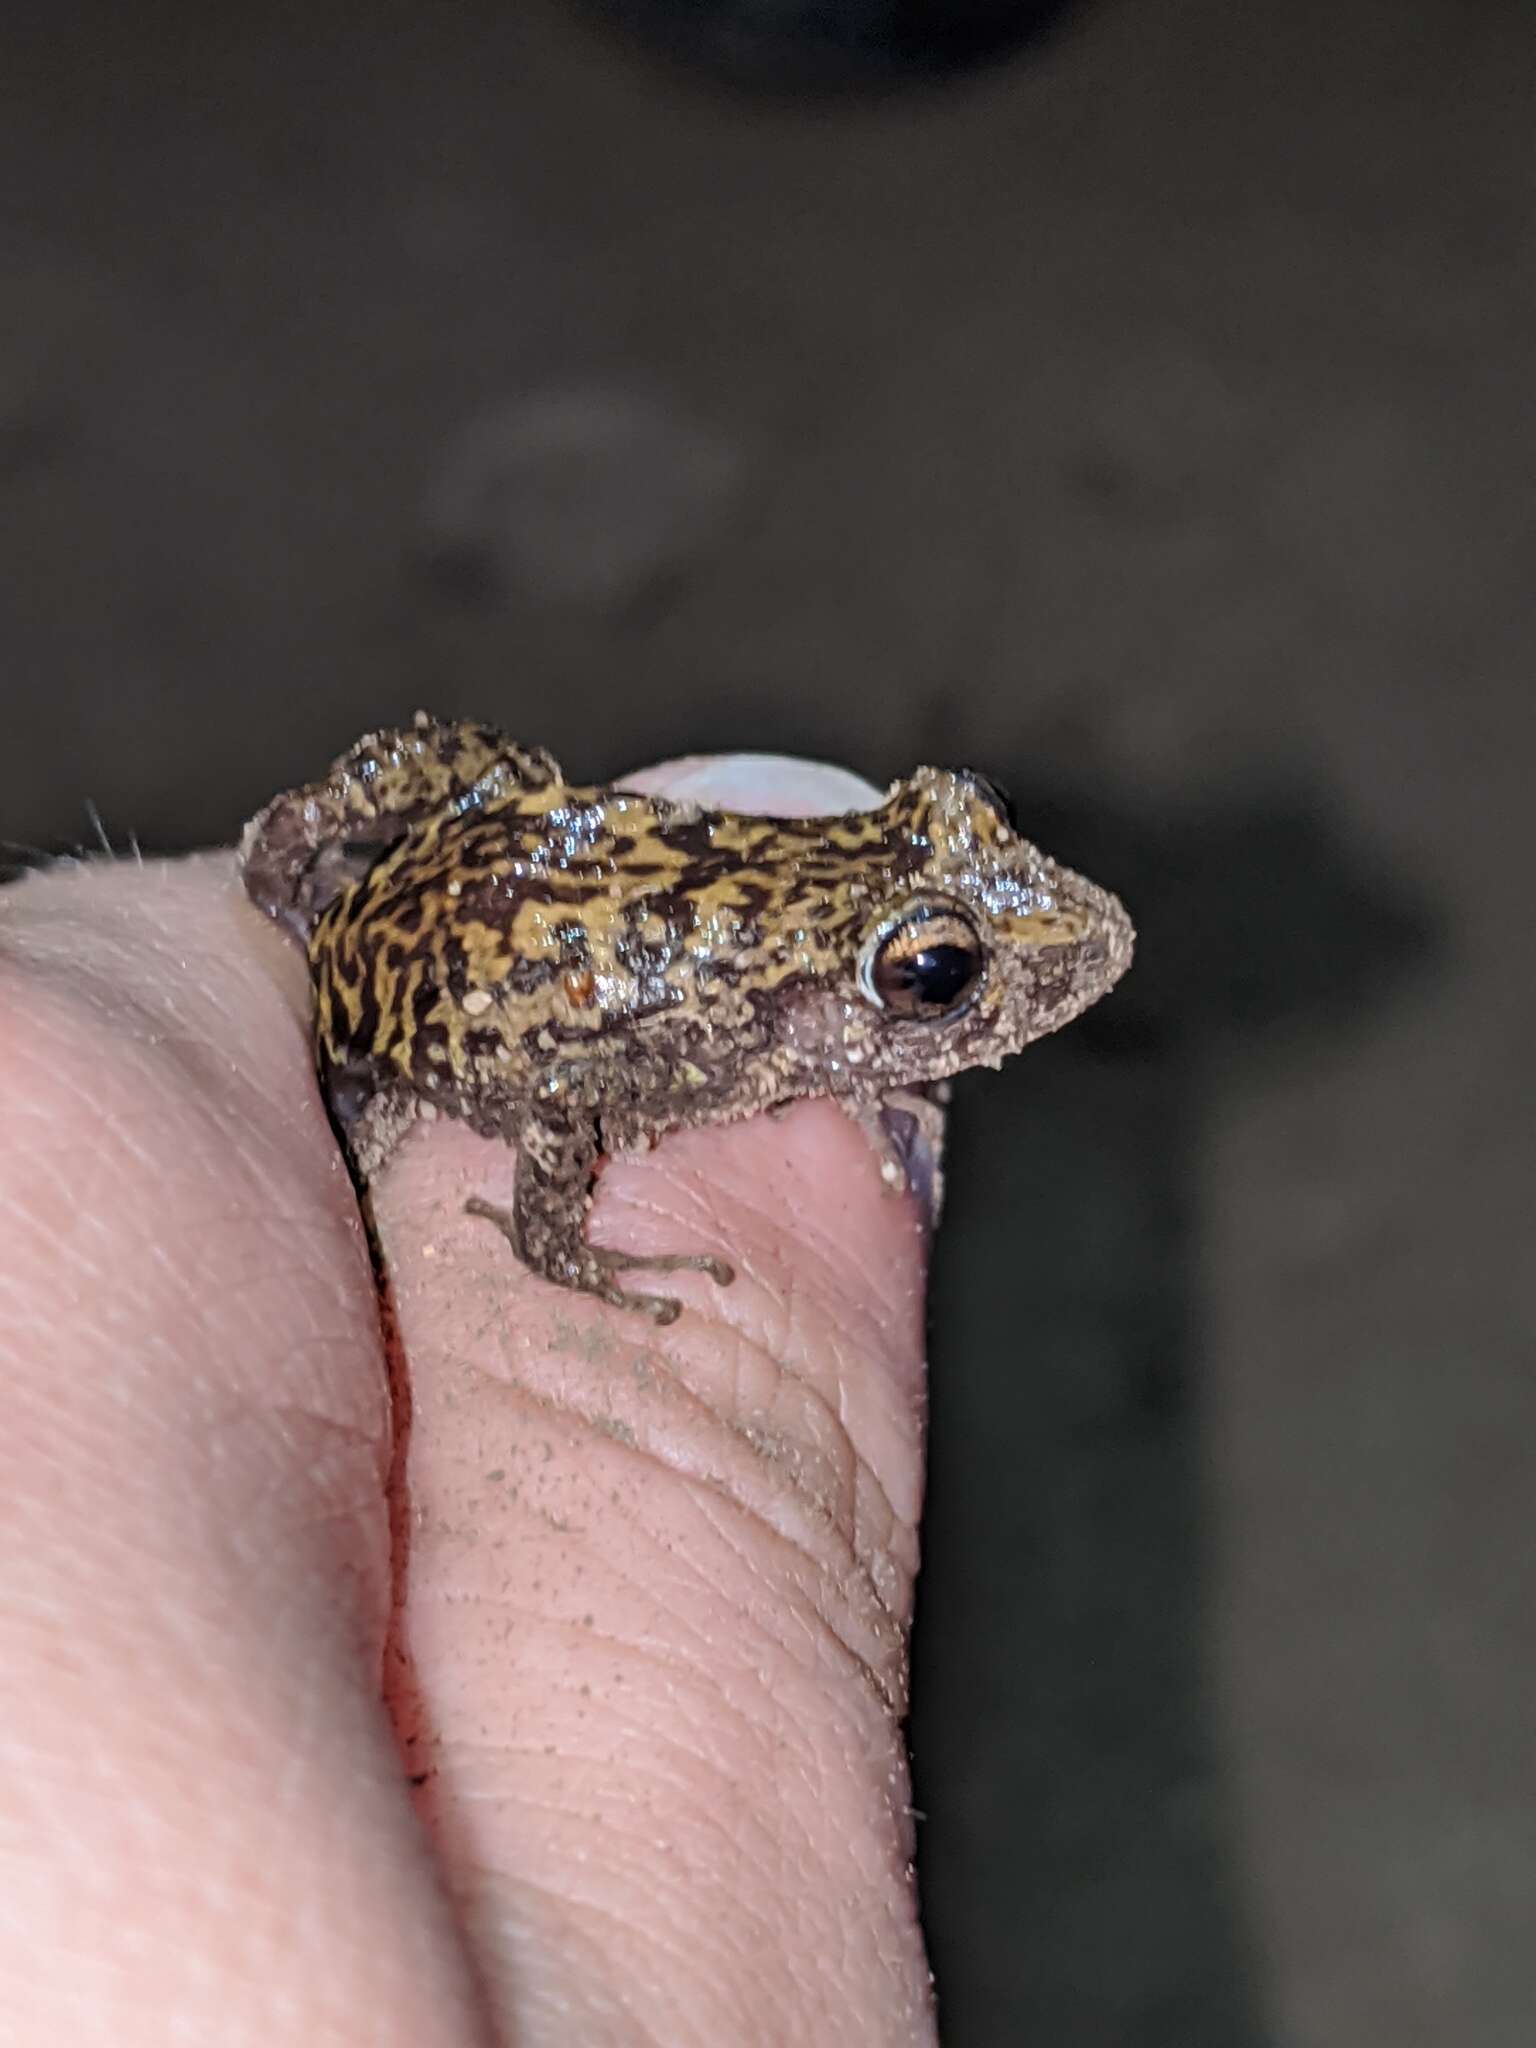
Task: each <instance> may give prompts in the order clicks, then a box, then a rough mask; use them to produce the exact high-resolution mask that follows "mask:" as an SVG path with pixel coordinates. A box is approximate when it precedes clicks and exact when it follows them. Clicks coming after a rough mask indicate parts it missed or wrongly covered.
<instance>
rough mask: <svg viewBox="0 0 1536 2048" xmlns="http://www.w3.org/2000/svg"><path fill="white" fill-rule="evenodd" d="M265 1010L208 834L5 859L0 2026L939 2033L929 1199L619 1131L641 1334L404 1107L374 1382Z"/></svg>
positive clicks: (449, 2035)
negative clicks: (158, 855)
mask: <svg viewBox="0 0 1536 2048" xmlns="http://www.w3.org/2000/svg"><path fill="white" fill-rule="evenodd" d="M722 769H723V770H724V771H725V772H727V773H729V772H733V771H732V770H731V765H730V764H713V766H712V767H711V768H710V770H709V771H708V772H709V773H711V774H717V773H719V772H721V771H722ZM734 772H735V773H736V774H737V775H738V776H739V775H741V774H743V773H747V772H750V771H748V770H746V769H744V768H741V767H737V768H736V769H735V771H734ZM800 772H801V774H802V775H804V774H806V773H807V772H808V771H804V770H802V771H800ZM697 773H698V771H695V774H696V775H697ZM692 787H693V791H694V793H698V790H699V786H698V784H697V782H695V784H694V785H693V786H692ZM805 798H806V800H805V801H803V802H802V803H801V804H800V805H799V806H795V805H793V804H791V802H790V801H789V799H788V798H787V797H786V796H785V795H784V793H783V792H782V790H779V789H777V788H775V789H773V790H771V791H769V790H765V789H763V788H761V787H759V788H758V789H757V790H756V792H755V793H752V792H748V791H747V790H744V789H743V788H742V787H741V786H740V783H739V781H738V782H737V783H736V784H734V785H733V786H732V787H731V788H730V790H729V792H728V793H727V800H728V801H729V802H731V803H732V804H733V805H734V806H736V807H738V808H747V807H749V806H750V807H756V808H781V809H790V808H796V807H798V808H802V809H806V810H816V809H820V808H825V807H827V806H826V804H825V802H824V800H822V799H821V797H820V796H819V795H818V792H817V789H816V786H815V783H814V780H812V782H811V783H810V785H809V787H808V789H807V791H806V793H805ZM840 801H842V802H846V801H848V799H847V797H846V796H844V797H843V798H841V799H840ZM307 1014H308V992H307V985H306V975H305V969H304V962H303V960H302V957H301V956H300V954H299V952H298V949H297V948H295V947H293V946H292V945H291V944H290V943H289V942H288V941H287V940H285V939H284V938H282V937H281V936H280V935H279V934H278V933H277V932H276V931H274V930H272V929H271V928H269V927H268V926H266V925H265V924H264V923H263V921H262V920H261V918H260V917H259V916H258V915H257V913H256V912H255V911H254V910H252V909H251V907H250V906H249V905H248V904H247V903H246V902H245V901H244V899H243V896H242V894H241V892H240V890H239V886H238V882H237V880H236V878H235V874H234V869H233V864H232V861H231V859H230V857H229V856H228V855H224V854H221V855H209V856H203V857H199V858H196V859H193V860H189V861H183V862H176V863H148V864H145V865H143V866H141V867H134V866H129V865H120V866H106V865H91V866H87V867H83V868H73V869H69V868H60V869H55V870H53V871H52V872H50V873H47V874H43V875H39V876H34V877H31V878H28V879H27V880H26V881H25V882H24V883H22V884H20V885H18V886H16V887H15V888H13V889H11V890H9V891H7V892H6V893H5V894H4V896H3V897H0V1190H3V1193H0V1211H3V1214H4V1216H5V1218H6V1224H7V1228H6V1232H5V1240H4V1249H3V1251H0V1376H3V1378H0V1384H3V1387H4V1399H5V1422H4V1426H3V1440H4V1441H5V1443H6V1445H7V1447H8V1449H9V1451H10V1453H11V1455H10V1457H9V1459H8V1465H9V1468H10V1476H9V1478H8V1480H7V1484H6V1489H5V1495H4V1499H3V1503H0V1529H3V1531H4V1534H3V1538H0V1560H3V1571H0V1671H3V1672H4V1673H5V1674H6V1678H5V1691H6V1694H7V1699H8V1704H7V1708H6V1712H5V1715H4V1717H3V1721H0V1758H3V1759H4V1766H5V1768H4V1784H5V1787H6V1790H5V1792H4V1794H3V1795H0V1858H3V1861H0V1897H3V1898H4V1900H5V1910H4V1912H3V1914H0V1946H3V1960H0V1972H3V1982H4V1986H5V2005H6V2013H7V2028H8V2039H9V2040H11V2041H12V2042H14V2043H15V2044H16V2048H32V2044H42V2043H45V2042H46V2043H50V2044H51V2043H54V2042H58V2041H62V2040H67V2041H69V2042H70V2043H71V2044H72V2048H87V2044H89V2043H91V2042H95V2041H102V2042H106V2041H110V2042H112V2043H114V2044H116V2048H133V2044H134V2043H137V2042H140V2041H143V2042H146V2043H148V2042H155V2043H157V2044H159V2043H163V2042H165V2041H167V2040H170V2039H177V2038H187V2039H191V2040H198V2041H208V2042H217V2043H220V2044H225V2043H228V2044H239V2043H243V2042H247V2041H249V2042H252V2043H254V2042H257V2041H260V2042H262V2043H263V2044H266V2043H270V2042H272V2041H274V2040H278V2041H294V2042H304V2043H313V2044H316V2048H323V2044H325V2043H329V2042H348V2043H351V2042H356V2043H369V2044H375V2043H377V2044H389V2043H394V2042H399V2043H410V2044H412V2048H420V2044H442V2048H460V2044H470V2043H474V2044H482V2043H492V2042H507V2041H516V2042H517V2043H519V2044H520V2048H537V2044H540V2043H546V2042H548V2043H561V2044H566V2043H572V2042H581V2043H584V2044H587V2043H591V2044H603V2043H614V2044H618V2043H628V2042H639V2041H647V2042H665V2043H667V2044H668V2048H686V2044H689V2043H694V2042H698V2043H703V2042H709V2043H711V2044H716V2043H725V2042H730V2043H738V2042H739V2043H757V2042H762V2043H781V2042H790V2041H803V2042H823V2041H826V2042H838V2043H854V2042H868V2043H872V2044H875V2043H878V2044H882V2048H884V2044H898V2043H910V2042H918V2043H922V2042H930V2041H931V2040H932V2039H933V2032H932V2018H931V2012H930V2006H929V1996H928V1979H927V1971H926V1967H925V1964H924V1961H923V1955H922V1947H921V1939H920V1935H919V1932H918V1928H917V1922H916V1914H915V1905H914V1899H913V1893H912V1887H911V1883H910V1872H909V1858H910V1853H911V1836H910V1822H909V1808H908V1803H907V1798H908V1795H907V1771H906V1761H905V1755H904V1751H903V1746H902V1741H901V1735H900V1719H901V1713H902V1707H903V1700H904V1688H905V1669H906V1629H907V1624H908V1620H909V1617H910V1604H911V1586H912V1576H913V1572H914V1570H915V1566H916V1558H917V1546H916V1522H917V1514H918V1508H919V1502H920V1493H921V1415H922V1400H923V1381H922V1263H923V1239H924V1229H923V1222H922V1219H921V1218H920V1217H919V1215H918V1214H917V1210H916V1205H915V1203H914V1202H913V1201H912V1200H911V1199H895V1198H892V1197H891V1196H890V1195H889V1194H888V1193H887V1192H885V1191H884V1189H883V1187H882V1183H881V1178H880V1172H879V1166H878V1162H877V1160H876V1159H875V1157H874V1155H873V1153H872V1151H871V1150H870V1148H869V1146H868V1144H867V1142H866V1140H865V1139H864V1137H863V1136H862V1135H861V1134H860V1133H859V1131H858V1130H857V1129H856V1128H855V1127H854V1125H853V1124H852V1123H851V1122H849V1121H848V1120H847V1119H846V1118H845V1117H844V1116H843V1115H842V1114H841V1112H839V1111H838V1110H836V1109H835V1108H834V1107H832V1106H831V1105H830V1104H827V1103H824V1102H817V1103H802V1104H799V1105H797V1106H796V1107H795V1108H793V1109H791V1110H790V1111H789V1112H787V1113H786V1114H785V1115H783V1116H782V1117H774V1118H768V1117H759V1118H757V1119H754V1120H753V1121H752V1122H750V1123H747V1124H741V1125H736V1126H732V1127H730V1128H728V1129H716V1130H701V1131H690V1132H685V1133H679V1134H677V1135H676V1136H673V1137H670V1138H668V1139H667V1140H666V1142H665V1143H664V1144H663V1145H662V1146H661V1147H660V1148H659V1149H658V1150H657V1151H656V1152H655V1153H654V1154H653V1155H651V1156H650V1157H648V1158H646V1159H643V1160H632V1159H623V1160H619V1161H615V1162H614V1163H613V1164H612V1165H611V1166H610V1167H609V1168H608V1169H607V1170H606V1171H605V1173H604V1174H603V1176H602V1181H601V1188H600V1193H599V1196H598V1200H597V1203H596V1206H595V1209H594V1215H593V1231H594V1235H595V1236H596V1237H597V1238H598V1239H599V1240H601V1241H602V1242H605V1243H612V1244H616V1245H619V1246H621V1247H622V1248H624V1249H629V1250H656V1249H661V1250H673V1249H675V1248H676V1247H677V1246H678V1245H679V1244H687V1243H690V1242H692V1241H693V1240H694V1238H696V1237H698V1235H699V1231H700V1224H701V1220H702V1219H706V1218H707V1220H708V1225H709V1229H708V1236H709V1239H710V1241H716V1240H718V1241H721V1242H723V1243H726V1244H728V1245H729V1246H730V1248H731V1252H732V1256H733V1262H734V1263H735V1264H736V1266H737V1269H738V1278H737V1280H736V1283H735V1285H734V1286H732V1287H731V1288H729V1289H727V1290H721V1289H719V1288H718V1287H716V1286H715V1285H714V1284H713V1283H712V1282H711V1281H710V1280H708V1279H707V1278H704V1277H702V1276H698V1275H692V1274H689V1275H679V1276H676V1277H675V1278H671V1277H669V1280H668V1283H667V1285H668V1289H669V1291H675V1292H676V1293H677V1294H679V1295H680V1296H681V1297H682V1298H683V1299H684V1301H685V1304H686V1312H685V1314H684V1315H683V1316H682V1317H681V1318H680V1319H679V1321H678V1322H676V1323H675V1324H673V1325H671V1326H670V1327H669V1328H666V1329H663V1330H656V1329H653V1328H652V1327H651V1326H650V1325H649V1324H648V1323H647V1322H646V1320H645V1319H644V1318H642V1317H639V1316H634V1315H626V1314H624V1313H623V1312H621V1311H615V1310H612V1309H609V1308H607V1307H605V1306H603V1305H601V1304H598V1303H595V1302H593V1301H592V1300H590V1299H589V1298H585V1297H582V1296H579V1295H575V1294H569V1293H564V1292H560V1291H558V1290H555V1289H552V1288H550V1287H549V1286H548V1285H547V1284H546V1283H544V1282H542V1281H540V1280H538V1279H536V1278H534V1277H533V1276H532V1275H531V1274H529V1273H528V1272H527V1271H525V1269H524V1268H523V1267H521V1266H520V1265H519V1264H518V1263H517V1261H516V1260H515V1259H514V1258H513V1257H512V1256H511V1254H510V1253H509V1251H508V1249H507V1247H506V1245H505V1244H504V1242H503V1241H502V1240H501V1238H500V1237H499V1236H498V1235H497V1234H496V1233H495V1232H494V1231H492V1230H490V1229H488V1228H487V1227H486V1226H485V1225H484V1224H483V1223H478V1222H476V1221H475V1220H474V1219H472V1218H470V1217H467V1216H465V1214H464V1201H465V1198H466V1196H467V1195H469V1194H471V1193H475V1194H480V1195H483V1196H485V1197H486V1198H488V1199H489V1200H491V1201H493V1202H495V1201H497V1200H505V1199H506V1198H507V1197H508V1195H509V1193H510V1188H511V1175H512V1166H513V1160H512V1155H511V1154H510V1153H509V1152H507V1151H506V1150H505V1149H504V1148H501V1147H498V1146H494V1145H490V1144H487V1143H486V1141H484V1140H482V1139H480V1138H477V1137H475V1136H474V1135H473V1134H471V1133H470V1132H468V1131H467V1130H465V1129H464V1128H462V1127H460V1126H457V1125H449V1124H446V1123H438V1124H435V1125H432V1126H428V1127H424V1128H423V1129H422V1130H421V1131H420V1132H419V1133H418V1134H416V1135H415V1136H413V1138H412V1139H411V1141H410V1142H409V1143H408V1144H406V1145H405V1146H403V1147H402V1149H401V1151H400V1153H399V1154H398V1155H397V1157H396V1159H395V1160H394V1161H392V1162H391V1164H390V1166H389V1167H388V1168H387V1169H386V1170H385V1172H384V1173H383V1174H382V1175H381V1176H380V1178H379V1180H378V1182H377V1184H376V1185H375V1187H374V1189H373V1201H374V1210H375V1217H376V1223H377V1228H378V1233H379V1237H380V1240H381V1243H382V1245H383V1248H384V1252H385V1256H386V1260H387V1265H388V1271H389V1276H390V1284H391V1296H392V1312H393V1317H394V1321H395V1326H396V1329H397V1333H398V1344H397V1345H396V1347H395V1352H396V1356H395V1371H394V1383H395V1384H394V1399H393V1401H392V1400H391V1398H390V1390H389V1385H388V1382H387V1379H386V1374H385V1370H384V1364H383V1360H382V1356H381V1347H380V1341H379V1323H378V1311H377V1305H376V1299H375V1292H374V1285H373V1280H372V1275H371V1272H370V1268H369V1264H368V1259H367V1255H366V1250H365V1246H364V1240H363V1236H362V1231H361V1226H360V1223H359V1219H358V1215H357V1209H356V1202H355V1197H354V1195H353V1192H352V1188H351V1185H350V1182H349V1180H348V1177H347V1174H346V1171H345V1168H344V1166H343V1164H342V1162H341V1159H340V1156H339V1154H338V1151H337V1148H336V1144H335V1141H334V1138H333V1136H332V1134H331V1132H330V1130H329V1127H328V1125H327V1123H326V1120H325V1117H324V1113H323V1111H322V1109H321V1106H320V1102H319V1097H318V1094H317V1091H316V1088H315V1085H314V1080H313V1075H312V1067H311V1058H310V1050H309V1042H308V1034H307V1021H306V1020H307Z"/></svg>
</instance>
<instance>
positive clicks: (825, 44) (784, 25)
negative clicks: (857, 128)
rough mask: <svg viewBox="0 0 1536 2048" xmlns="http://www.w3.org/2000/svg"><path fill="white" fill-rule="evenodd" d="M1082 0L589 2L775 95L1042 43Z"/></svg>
mask: <svg viewBox="0 0 1536 2048" xmlns="http://www.w3.org/2000/svg"><path fill="white" fill-rule="evenodd" d="M1074 4H1075V0H585V5H586V6H587V8H588V10H589V11H590V12H593V13H597V14H600V15H603V16H604V17H606V18H607V19H608V20H610V21H615V22H618V23H619V24H620V25H621V26H622V27H623V28H625V29H628V30H630V31H631V32H632V33H634V34H635V35H637V36H639V37H640V38H641V39H643V40H644V41H645V42H647V43H649V44H650V45H651V46H652V47H653V48H656V49H659V50H662V51H664V52H665V53H666V54H667V55H668V56H670V57H674V58H677V59H678V60H680V61H682V62H684V63H687V64H691V65H694V66H697V67H699V68H700V69H704V70H708V71H712V72H714V73H715V74H716V76H718V77H720V78H722V79H724V80H727V81H728V82H729V83H731V84H733V85H738V86H745V87H747V88H749V89H750V88H756V89H759V90H763V91H769V92H847V93H859V92H871V91H873V92H879V91H888V90H890V89H892V88H894V87H901V86H908V87H910V86H920V85H923V84H925V83H931V82H933V81H935V80H940V79H946V78H953V77H955V76H957V75H959V74H961V73H964V72H967V71H974V70H978V69H979V68H980V67H982V66H983V65H987V64H996V63H1000V62H1001V61H1002V60H1003V59H1005V58H1007V57H1010V56H1012V55H1013V54H1014V52H1015V51H1017V50H1020V49H1023V48H1024V47H1026V46H1027V45H1029V44H1032V43H1036V42H1038V41H1040V40H1041V39H1042V38H1043V37H1045V36H1046V35H1048V34H1049V33H1050V31H1051V30H1053V29H1054V28H1055V27H1056V26H1057V25H1058V23H1059V22H1061V21H1062V20H1063V18H1064V17H1065V16H1066V15H1067V14H1068V13H1069V12H1070V11H1071V9H1072V7H1073V5H1074Z"/></svg>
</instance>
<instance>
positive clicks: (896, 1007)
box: [859, 903, 987, 1018]
mask: <svg viewBox="0 0 1536 2048" xmlns="http://www.w3.org/2000/svg"><path fill="white" fill-rule="evenodd" d="M986 971H987V950H986V947H985V946H984V945H983V944H982V940H981V934H980V932H978V931H977V929H976V927H975V925H974V924H972V922H971V920H970V918H969V917H967V916H966V914H965V912H964V911H962V910H960V909H958V908H956V907H955V906H954V905H952V904H941V903H922V904H916V905H914V906H913V908H912V909H910V910H907V911H903V913H902V914H901V916H900V917H899V918H897V919H896V920H895V921H894V923H891V924H883V925H881V926H880V928H879V930H878V931H876V932H875V934H874V935H873V937H872V938H871V940H870V941H869V944H868V945H867V946H866V948H865V951H864V958H863V959H862V960H861V961H860V963H859V985H860V987H861V988H862V989H863V991H864V993H865V995H867V996H868V997H869V999H870V1001H871V1002H873V1003H876V1004H878V1006H879V1007H880V1008H881V1009H882V1010H889V1011H890V1013H891V1015H892V1016H893V1017H917V1018H934V1017H954V1016H957V1015H958V1014H959V1013H960V1011H961V1010H963V1009H964V1008H965V1007H966V1005H967V1004H968V1003H969V1002H970V1001H971V999H972V997H973V996H974V995H975V994H976V991H977V990H978V989H979V988H980V987H981V982H982V977H983V975H984V974H985V973H986Z"/></svg>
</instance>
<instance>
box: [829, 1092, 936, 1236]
mask: <svg viewBox="0 0 1536 2048" xmlns="http://www.w3.org/2000/svg"><path fill="white" fill-rule="evenodd" d="M949 1092H950V1091H949V1084H948V1083H947V1082H944V1081H938V1082H930V1083H929V1085H928V1086H927V1087H926V1088H893V1089H891V1090H890V1091H889V1093H887V1094H886V1095H884V1096H882V1097H881V1099H880V1100H879V1101H878V1102H844V1103H843V1104H842V1108H843V1109H844V1111H845V1112H846V1114H847V1115H848V1116H850V1117H851V1118H852V1119H853V1121H854V1122H855V1123H856V1124H857V1125H858V1127H859V1129H860V1130H861V1131H862V1132H863V1133H864V1135H865V1137H866V1138H867V1139H868V1140H869V1143H870V1145H871V1147H872V1148H873V1150H874V1154H875V1157H876V1158H877V1159H878V1160H879V1162H880V1178H881V1180H883V1181H884V1183H885V1185H886V1187H887V1189H888V1190H889V1191H890V1192H891V1193H892V1194H897V1195H900V1194H907V1193H911V1194H913V1195H915V1196H916V1197H917V1199H918V1202H919V1203H920V1205H921V1207H922V1210H923V1214H924V1216H925V1218H926V1219H927V1223H928V1227H929V1228H930V1229H932V1228H933V1226H934V1225H935V1224H936V1223H937V1222H938V1219H939V1211H940V1210H941V1209H942V1207H943V1205H944V1106H945V1104H946V1103H947V1102H948V1100H949Z"/></svg>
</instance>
